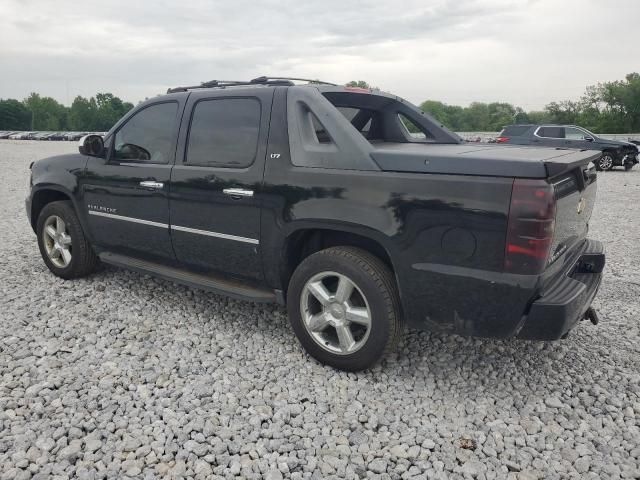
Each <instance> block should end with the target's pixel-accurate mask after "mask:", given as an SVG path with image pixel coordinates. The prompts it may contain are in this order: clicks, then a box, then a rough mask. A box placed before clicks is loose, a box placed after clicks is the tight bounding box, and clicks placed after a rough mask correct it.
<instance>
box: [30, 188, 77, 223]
mask: <svg viewBox="0 0 640 480" xmlns="http://www.w3.org/2000/svg"><path fill="white" fill-rule="evenodd" d="M59 201H69V202H71V203H72V205H73V208H74V210H75V211H76V215H77V214H78V208H77V206H76V202H75V201H74V199H73V195H72V194H71V192H68V191H67V190H66V189H64V188H62V187H58V186H46V187H41V188H38V189H37V190H35V191H34V192H33V193H32V195H31V216H30V219H31V228H32V229H33V231H34V232H35V230H36V225H37V223H38V216H39V215H40V212H41V211H42V209H43V208H44V207H45V206H46V205H47V204H49V203H51V202H59ZM78 218H80V216H79V215H78ZM81 223H82V220H81Z"/></svg>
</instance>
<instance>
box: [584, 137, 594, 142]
mask: <svg viewBox="0 0 640 480" xmlns="http://www.w3.org/2000/svg"><path fill="white" fill-rule="evenodd" d="M584 139H585V141H587V142H593V137H584Z"/></svg>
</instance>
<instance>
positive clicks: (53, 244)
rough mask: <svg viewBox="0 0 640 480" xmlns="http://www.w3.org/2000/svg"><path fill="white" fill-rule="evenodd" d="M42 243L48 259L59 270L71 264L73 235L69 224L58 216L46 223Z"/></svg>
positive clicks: (49, 218)
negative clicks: (68, 226) (68, 228)
mask: <svg viewBox="0 0 640 480" xmlns="http://www.w3.org/2000/svg"><path fill="white" fill-rule="evenodd" d="M42 241H43V244H44V249H45V251H46V252H47V257H49V260H51V263H53V264H54V265H55V266H56V267H58V268H65V267H67V266H68V265H69V264H70V263H71V235H70V234H69V232H68V231H67V224H66V223H65V222H64V220H63V219H62V218H61V217H59V216H58V215H51V216H50V217H48V218H47V219H46V220H45V222H44V228H43V229H42Z"/></svg>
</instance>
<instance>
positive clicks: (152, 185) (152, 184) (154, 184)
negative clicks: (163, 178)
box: [140, 180, 164, 189]
mask: <svg viewBox="0 0 640 480" xmlns="http://www.w3.org/2000/svg"><path fill="white" fill-rule="evenodd" d="M140 186H141V187H144V188H152V189H160V188H162V187H164V183H162V182H156V181H155V180H144V181H142V182H140Z"/></svg>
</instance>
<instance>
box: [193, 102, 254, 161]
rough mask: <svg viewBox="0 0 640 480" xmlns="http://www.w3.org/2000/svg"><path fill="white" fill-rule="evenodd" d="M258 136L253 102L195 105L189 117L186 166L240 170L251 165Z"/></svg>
mask: <svg viewBox="0 0 640 480" xmlns="http://www.w3.org/2000/svg"><path fill="white" fill-rule="evenodd" d="M259 133H260V102H259V101H258V100H257V99H256V98H217V99H212V100H202V101H199V102H198V103H196V105H195V107H194V110H193V115H192V117H191V126H190V128H189V140H188V144H187V155H186V163H187V164H189V165H199V166H203V167H232V168H244V167H248V166H249V165H251V164H252V163H253V161H254V160H255V157H256V151H257V148H258V135H259Z"/></svg>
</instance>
